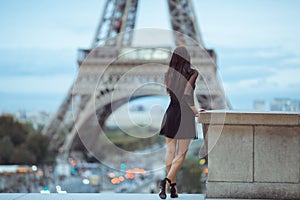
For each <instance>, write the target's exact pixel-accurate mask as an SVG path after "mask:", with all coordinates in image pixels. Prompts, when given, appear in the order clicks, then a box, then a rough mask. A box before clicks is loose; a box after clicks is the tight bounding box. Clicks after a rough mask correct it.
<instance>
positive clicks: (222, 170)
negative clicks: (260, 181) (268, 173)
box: [208, 126, 253, 182]
mask: <svg viewBox="0 0 300 200" xmlns="http://www.w3.org/2000/svg"><path fill="white" fill-rule="evenodd" d="M220 131H222V133H221V134H220ZM215 142H217V143H215ZM208 149H209V154H208V155H209V159H208V168H209V176H208V181H242V182H252V181H253V128H252V127H251V126H224V127H223V126H210V127H209V129H208ZM210 149H211V151H210Z"/></svg>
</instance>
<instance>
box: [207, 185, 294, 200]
mask: <svg viewBox="0 0 300 200" xmlns="http://www.w3.org/2000/svg"><path fill="white" fill-rule="evenodd" d="M206 187H207V193H206V197H207V199H210V198H216V197H217V198H227V197H228V195H229V196H230V198H240V199H241V198H242V199H253V198H255V199H290V200H296V199H297V200H299V199H300V184H299V183H297V184H292V183H234V182H209V183H207V186H206ZM210 191H214V192H213V193H212V194H211V193H210Z"/></svg>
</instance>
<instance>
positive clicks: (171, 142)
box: [165, 137, 177, 188]
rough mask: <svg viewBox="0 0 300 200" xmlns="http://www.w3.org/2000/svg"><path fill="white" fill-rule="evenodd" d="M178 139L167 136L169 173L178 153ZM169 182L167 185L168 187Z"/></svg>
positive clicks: (167, 165) (167, 166) (166, 160)
mask: <svg viewBox="0 0 300 200" xmlns="http://www.w3.org/2000/svg"><path fill="white" fill-rule="evenodd" d="M176 142H177V140H176V139H172V138H167V137H166V144H167V150H166V159H165V162H166V170H167V174H168V173H169V171H170V169H171V166H172V162H173V160H174V158H175V154H176ZM168 184H169V183H167V185H166V187H167V188H168V187H169V186H168Z"/></svg>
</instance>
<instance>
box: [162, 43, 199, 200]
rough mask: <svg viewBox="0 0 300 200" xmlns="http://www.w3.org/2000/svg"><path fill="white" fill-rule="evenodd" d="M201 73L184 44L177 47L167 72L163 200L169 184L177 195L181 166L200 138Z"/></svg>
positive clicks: (163, 128) (163, 127) (175, 196)
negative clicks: (196, 94) (198, 90)
mask: <svg viewBox="0 0 300 200" xmlns="http://www.w3.org/2000/svg"><path fill="white" fill-rule="evenodd" d="M197 76H198V72H197V71H196V70H194V69H192V68H191V64H190V55H189V53H188V51H187V49H186V48H185V47H183V46H180V47H177V48H176V49H175V50H174V52H173V54H172V58H171V60H170V63H169V69H168V71H167V72H166V74H165V85H166V89H167V92H168V94H169V96H170V99H171V101H170V104H169V107H168V108H167V110H166V113H165V115H164V118H163V121H162V125H161V130H160V135H164V136H165V137H166V144H167V149H166V160H165V163H166V171H167V176H166V178H165V179H163V180H162V181H161V182H160V189H161V191H160V193H159V197H160V198H161V199H166V197H167V196H166V185H167V184H169V185H170V193H171V198H177V197H178V193H177V191H176V174H177V172H178V171H179V169H180V168H181V166H182V164H183V162H184V159H185V156H186V153H187V151H188V148H189V145H190V142H191V140H192V139H196V138H197V135H196V129H195V116H196V115H197V114H198V112H197V109H196V107H195V106H194V89H195V82H196V79H197Z"/></svg>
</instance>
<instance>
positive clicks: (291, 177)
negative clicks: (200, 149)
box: [199, 111, 300, 199]
mask: <svg viewBox="0 0 300 200" xmlns="http://www.w3.org/2000/svg"><path fill="white" fill-rule="evenodd" d="M199 123H202V124H203V127H204V129H203V131H204V134H205V135H206V140H207V143H208V145H207V147H208V152H209V153H208V169H209V175H208V180H207V183H206V184H207V192H206V198H208V199H209V198H243V199H251V198H262V199H266V198H267V199H300V125H299V114H297V113H242V112H231V111H229V112H227V113H225V111H224V112H222V111H212V112H204V113H201V115H200V116H199Z"/></svg>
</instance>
